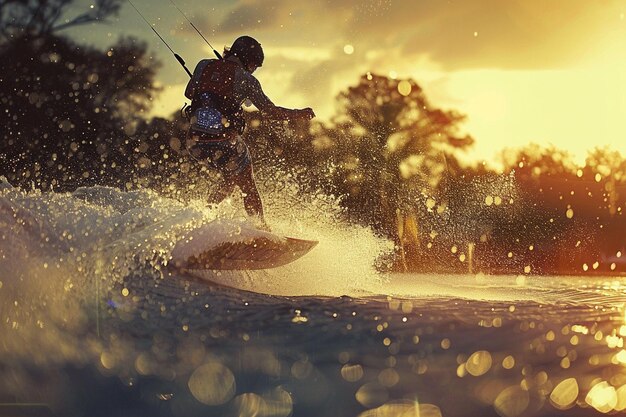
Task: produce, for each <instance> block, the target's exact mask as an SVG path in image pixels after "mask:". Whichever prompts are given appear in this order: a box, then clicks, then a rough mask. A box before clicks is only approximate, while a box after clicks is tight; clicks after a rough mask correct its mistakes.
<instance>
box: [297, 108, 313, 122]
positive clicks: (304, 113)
mask: <svg viewBox="0 0 626 417" xmlns="http://www.w3.org/2000/svg"><path fill="white" fill-rule="evenodd" d="M298 115H299V116H300V117H301V118H303V119H306V120H311V119H312V118H314V117H315V112H314V111H313V109H312V108H310V107H307V108H305V109H301V110H299V111H298Z"/></svg>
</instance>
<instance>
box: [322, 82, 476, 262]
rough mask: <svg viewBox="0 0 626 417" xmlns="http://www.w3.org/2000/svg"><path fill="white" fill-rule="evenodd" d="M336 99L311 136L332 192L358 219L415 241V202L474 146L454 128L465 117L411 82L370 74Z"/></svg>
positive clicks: (389, 233)
mask: <svg viewBox="0 0 626 417" xmlns="http://www.w3.org/2000/svg"><path fill="white" fill-rule="evenodd" d="M337 101H338V104H339V111H338V114H337V115H336V116H335V117H334V118H333V119H332V123H331V125H330V126H328V127H325V126H322V127H321V128H320V131H319V132H318V133H317V135H316V138H315V143H316V145H317V148H318V149H319V151H320V153H322V154H325V155H327V156H328V158H329V164H328V172H329V174H330V175H331V176H332V178H333V184H334V186H335V188H336V190H337V192H338V193H339V194H341V195H343V196H345V198H344V204H345V206H346V207H347V208H348V211H349V212H350V213H351V214H352V216H353V217H355V218H356V219H357V220H359V221H361V222H363V223H365V224H368V225H371V226H373V227H374V228H375V229H376V230H378V231H379V232H381V233H384V234H386V235H388V236H391V237H393V238H394V239H395V240H396V241H397V242H399V243H401V244H402V241H403V236H407V233H408V235H410V236H412V237H413V239H412V240H414V241H416V240H417V228H418V222H417V219H416V214H415V209H416V201H419V200H422V199H423V196H424V195H425V194H428V193H432V192H434V189H435V188H436V187H437V185H438V184H439V182H440V181H441V179H442V177H443V175H444V173H445V171H446V158H454V155H455V153H456V152H457V151H459V150H464V149H467V148H468V147H469V146H470V145H471V144H472V143H473V139H472V138H471V137H469V136H467V135H461V134H460V133H459V124H460V123H461V122H462V121H463V120H464V119H465V117H464V116H463V115H461V114H459V113H457V112H455V111H444V110H441V109H438V108H435V107H434V106H432V105H431V104H430V103H429V101H428V100H427V98H426V96H425V94H424V92H423V90H422V88H421V87H420V86H419V85H418V84H417V83H416V82H415V81H413V80H396V79H391V78H387V77H384V76H380V75H374V74H369V73H368V74H366V75H363V76H362V77H361V79H360V81H359V84H358V85H356V86H354V87H350V88H348V90H347V91H345V92H342V93H341V94H340V95H339V96H338V98H337ZM413 243H417V242H413ZM403 252H404V251H403Z"/></svg>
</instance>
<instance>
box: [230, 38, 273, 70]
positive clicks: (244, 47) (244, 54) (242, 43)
mask: <svg viewBox="0 0 626 417" xmlns="http://www.w3.org/2000/svg"><path fill="white" fill-rule="evenodd" d="M230 53H231V54H233V55H234V56H236V57H237V58H239V60H240V61H241V63H242V64H243V65H245V66H246V67H247V66H250V65H255V66H257V67H260V66H261V65H262V64H263V59H264V58H265V54H263V48H261V44H260V43H259V42H258V41H257V40H256V39H254V38H252V37H250V36H240V37H238V38H237V39H235V42H233V46H231V47H230Z"/></svg>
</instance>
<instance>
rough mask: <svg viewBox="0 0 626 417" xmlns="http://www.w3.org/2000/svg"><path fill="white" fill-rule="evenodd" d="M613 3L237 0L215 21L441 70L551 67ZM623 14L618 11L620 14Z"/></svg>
mask: <svg viewBox="0 0 626 417" xmlns="http://www.w3.org/2000/svg"><path fill="white" fill-rule="evenodd" d="M619 10H621V9H620V6H619V2H618V1H617V0H606V1H604V2H603V3H602V4H601V5H599V4H597V3H595V2H589V1H587V0H568V2H567V4H566V5H565V4H563V3H562V2H545V1H543V0H506V1H503V0H462V1H461V0H456V1H453V0H450V1H442V0H417V1H416V0H396V1H393V2H392V1H391V0H334V1H331V0H317V1H315V0H310V1H307V2H293V1H291V0H262V1H261V0H240V1H239V2H237V3H235V5H234V6H233V7H232V8H231V9H230V11H229V12H228V13H227V15H226V16H225V18H224V19H223V20H222V22H221V25H220V29H221V30H223V31H227V32H228V31H230V32H242V31H243V32H246V31H262V32H263V34H264V37H265V39H266V42H267V40H270V41H271V42H274V43H280V44H296V43H297V42H300V43H314V44H317V45H328V44H336V43H341V42H348V43H352V44H354V45H355V46H356V47H359V48H361V49H367V50H378V49H386V48H396V47H400V48H401V50H402V51H403V53H404V54H405V55H406V57H407V58H412V57H414V56H415V55H418V54H426V55H428V56H430V57H431V59H432V60H434V61H438V62H440V63H441V64H442V66H443V67H444V68H446V69H450V70H454V69H463V68H494V67H495V68H552V67H555V66H559V65H566V64H568V63H569V62H571V61H572V60H575V59H576V58H577V57H578V56H579V55H580V54H581V53H584V50H585V48H588V47H590V45H591V44H592V43H593V42H594V41H595V40H597V39H598V38H599V37H600V36H601V33H600V32H601V30H600V29H601V28H602V27H603V26H605V24H606V22H607V20H608V19H610V18H611V16H619V13H618V11H619ZM622 13H623V11H622Z"/></svg>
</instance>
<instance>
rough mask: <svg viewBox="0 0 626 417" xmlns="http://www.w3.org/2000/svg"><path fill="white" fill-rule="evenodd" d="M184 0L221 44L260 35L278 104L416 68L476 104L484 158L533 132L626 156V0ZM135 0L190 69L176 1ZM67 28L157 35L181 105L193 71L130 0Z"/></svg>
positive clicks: (162, 101) (420, 78) (327, 104)
mask: <svg viewBox="0 0 626 417" xmlns="http://www.w3.org/2000/svg"><path fill="white" fill-rule="evenodd" d="M175 1H176V4H177V5H178V6H179V7H180V8H181V9H182V10H183V11H185V12H186V13H187V15H188V17H189V18H190V19H191V20H192V21H193V22H194V23H195V24H196V26H197V27H198V28H199V29H200V30H201V31H202V32H203V33H204V34H205V36H206V37H207V38H208V39H209V41H211V43H212V44H213V45H214V46H215V47H216V48H217V49H218V50H220V51H221V50H222V48H223V47H224V46H225V45H230V44H231V43H232V41H233V40H234V39H235V38H236V37H237V36H239V35H242V34H247V35H251V36H254V37H256V38H257V39H258V40H259V41H260V42H261V43H262V45H263V47H264V50H265V52H266V61H265V64H264V66H263V68H261V69H260V70H258V71H257V72H256V73H255V75H256V76H257V77H258V78H259V80H260V81H261V83H262V84H263V86H264V88H265V91H266V93H267V94H268V96H269V97H270V98H272V100H273V101H274V102H275V103H276V104H279V105H284V106H287V107H305V106H310V107H313V108H314V109H315V111H316V112H317V114H318V116H319V117H320V118H322V119H328V118H329V117H330V116H331V115H332V114H333V113H334V102H335V96H336V95H337V93H338V92H340V91H342V90H343V89H345V88H346V87H347V86H349V85H354V84H356V83H357V82H358V79H359V76H360V75H361V74H364V73H365V72H367V71H371V72H373V73H377V74H384V75H387V76H392V77H398V78H413V79H415V80H416V81H417V82H418V84H420V85H422V86H423V88H424V90H425V91H426V94H427V97H429V98H430V100H431V102H432V103H433V104H435V105H436V106H439V107H442V108H444V109H456V110H459V111H460V112H462V113H464V114H466V115H467V116H468V120H467V122H466V123H465V125H464V129H465V130H466V131H467V132H468V133H470V134H471V135H472V136H474V138H475V139H476V145H475V149H474V151H473V155H474V156H476V157H477V158H480V159H486V160H490V159H493V157H494V155H495V152H497V151H499V150H501V149H502V148H503V147H505V146H509V147H511V146H514V147H516V146H522V145H523V144H525V143H528V142H531V141H532V142H536V143H541V144H546V145H547V144H550V143H551V144H554V145H555V146H557V147H560V148H564V149H568V150H570V151H571V152H572V153H574V154H575V156H576V157H577V158H578V160H579V161H580V160H581V158H582V157H584V155H585V150H586V149H589V148H592V147H594V146H604V145H609V146H611V147H613V148H614V149H617V150H619V151H620V152H622V154H623V155H626V16H625V15H626V0H595V1H589V0H567V1H565V0H561V1H554V0H458V1H452V0H449V1H445V0H325V1H315V0H307V1H294V0H229V1H226V0H215V1H197V0H196V1H193V0H175ZM133 3H134V4H135V5H136V6H137V7H138V8H139V9H140V10H141V11H142V12H143V13H144V15H145V16H146V18H147V19H148V21H150V22H153V23H154V24H155V28H156V29H157V30H158V31H159V32H160V33H161V35H162V36H163V37H164V38H165V39H166V40H167V41H168V42H169V43H170V45H171V46H172V48H173V49H174V50H175V51H176V52H178V53H179V54H180V55H182V56H183V58H185V60H186V61H187V63H188V67H190V69H192V70H193V67H194V66H195V63H196V62H197V61H198V60H200V59H202V58H204V57H207V56H212V54H211V53H210V50H209V48H208V46H207V45H206V44H205V43H204V41H203V40H202V39H201V38H200V36H198V35H197V34H196V33H195V31H193V29H192V28H191V27H190V26H189V25H188V23H187V22H186V21H185V20H184V18H183V16H182V15H180V13H179V12H178V11H177V10H176V8H175V7H174V6H173V5H172V4H171V3H170V1H169V0H133ZM90 4H91V3H90V2H89V1H84V0H81V1H77V2H76V5H75V6H74V10H79V9H80V8H87V7H89V5H90ZM68 34H70V35H71V36H74V37H76V38H77V39H79V40H84V41H86V42H90V43H94V44H97V45H98V46H105V45H110V44H112V43H113V42H114V41H115V40H116V39H117V38H118V37H119V36H122V35H132V36H134V37H137V38H140V39H142V40H145V41H147V42H148V44H149V46H150V50H151V51H153V52H154V54H155V56H156V57H157V58H158V59H159V60H160V61H161V62H162V63H163V66H162V68H161V69H160V70H159V73H158V81H159V82H160V84H162V85H163V87H164V92H163V93H162V94H161V96H160V97H159V99H158V101H157V103H156V105H155V108H154V113H155V114H158V115H166V114H170V113H171V112H172V111H174V110H175V109H177V108H180V107H181V106H182V103H183V101H184V100H183V99H184V97H183V89H184V85H185V84H186V82H187V79H188V78H187V75H186V74H185V72H184V71H183V70H182V69H181V68H180V66H179V65H178V63H177V62H176V61H175V60H174V59H173V57H172V55H171V53H170V52H169V51H168V50H167V48H166V47H165V46H164V45H163V44H162V43H161V42H160V41H159V40H158V38H157V37H156V36H155V35H154V34H153V33H152V31H150V29H149V28H148V27H147V25H145V23H144V22H143V21H142V20H141V18H140V17H139V16H138V15H137V14H136V12H135V11H134V10H133V9H132V8H131V7H130V5H129V4H124V6H123V7H122V10H121V12H120V15H119V17H118V18H117V19H116V20H112V21H111V22H110V24H106V25H94V26H90V27H82V28H77V29H73V30H72V31H71V32H70V33H68Z"/></svg>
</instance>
